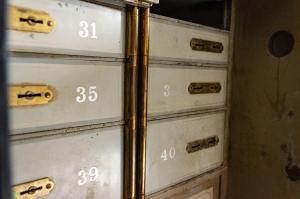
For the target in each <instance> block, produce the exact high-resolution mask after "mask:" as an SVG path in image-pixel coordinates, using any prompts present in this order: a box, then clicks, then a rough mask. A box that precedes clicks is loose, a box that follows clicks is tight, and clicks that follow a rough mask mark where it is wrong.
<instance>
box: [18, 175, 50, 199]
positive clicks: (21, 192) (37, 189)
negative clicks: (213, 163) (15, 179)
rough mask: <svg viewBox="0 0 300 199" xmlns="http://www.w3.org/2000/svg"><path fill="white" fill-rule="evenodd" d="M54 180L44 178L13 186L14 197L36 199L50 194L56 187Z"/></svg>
mask: <svg viewBox="0 0 300 199" xmlns="http://www.w3.org/2000/svg"><path fill="white" fill-rule="evenodd" d="M54 186H55V184H54V182H53V181H52V180H51V179H49V178H43V179H39V180H35V181H31V182H26V183H23V184H19V185H16V186H14V187H13V196H14V199H36V198H39V197H43V196H46V195H48V194H49V193H50V192H51V191H52V190H53V188H54Z"/></svg>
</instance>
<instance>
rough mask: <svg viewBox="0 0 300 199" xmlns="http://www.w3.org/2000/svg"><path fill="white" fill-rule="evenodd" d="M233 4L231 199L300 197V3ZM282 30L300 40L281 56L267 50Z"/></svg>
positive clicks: (295, 0)
mask: <svg viewBox="0 0 300 199" xmlns="http://www.w3.org/2000/svg"><path fill="white" fill-rule="evenodd" d="M234 2H235V5H236V28H235V40H234V42H235V45H234V48H235V49H234V66H233V73H232V76H233V78H232V106H231V118H230V119H231V120H230V152H229V156H230V159H229V177H228V179H229V181H228V182H229V184H228V188H229V189H228V196H227V198H230V199H240V198H243V199H253V198H256V199H265V198H272V199H282V198H291V199H294V198H295V199H296V198H299V193H300V186H299V183H300V175H299V174H300V159H299V157H300V133H299V132H300V114H299V113H300V103H299V102H300V90H299V85H300V67H299V63H300V56H299V48H300V43H299V42H298V40H299V38H300V26H299V25H298V24H299V20H298V19H299V18H300V12H299V9H298V8H299V6H300V2H299V1H298V0H289V1H284V2H283V1H280V0H266V1H255V2H254V1H252V2H249V1H247V0H241V1H234ZM265 8H267V11H266V9H265ZM250 16H251V17H250ZM295 22H296V24H297V25H296V24H295ZM279 30H286V31H289V32H290V33H292V34H293V36H294V38H295V40H296V42H295V46H294V49H293V51H292V52H291V53H290V54H288V55H287V56H285V57H281V58H277V57H274V56H272V55H271V53H270V52H269V51H268V44H269V42H270V39H271V36H272V35H273V34H274V33H275V32H277V31H279ZM281 42H282V43H281V45H280V46H285V44H286V43H285V41H284V40H282V41H281ZM245 44H247V46H246V47H245ZM281 50H283V48H282V49H281ZM249 91H251V94H250V93H249ZM245 179H247V180H245ZM244 190H247V194H245V191H244Z"/></svg>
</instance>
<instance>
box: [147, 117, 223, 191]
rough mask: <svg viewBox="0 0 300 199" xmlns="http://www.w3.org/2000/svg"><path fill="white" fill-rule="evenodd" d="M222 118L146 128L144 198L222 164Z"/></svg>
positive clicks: (162, 122) (183, 121)
mask: <svg viewBox="0 0 300 199" xmlns="http://www.w3.org/2000/svg"><path fill="white" fill-rule="evenodd" d="M224 116H225V113H223V112H221V113H215V114H208V115H202V116H196V117H195V116H194V117H187V118H181V119H173V120H169V121H156V122H153V123H151V124H150V125H149V127H148V141H147V175H146V176H147V177H146V192H147V194H151V193H154V192H157V191H159V190H162V189H164V188H166V187H168V186H171V185H174V184H176V183H179V182H181V181H183V180H187V179H189V178H191V177H193V176H195V175H199V174H202V173H204V172H206V171H209V170H212V169H215V168H217V167H219V166H220V165H221V164H222V162H223V136H224Z"/></svg>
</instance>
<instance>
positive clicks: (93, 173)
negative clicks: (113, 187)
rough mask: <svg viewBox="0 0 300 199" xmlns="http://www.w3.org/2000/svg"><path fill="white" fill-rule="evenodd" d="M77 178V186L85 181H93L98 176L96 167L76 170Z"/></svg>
mask: <svg viewBox="0 0 300 199" xmlns="http://www.w3.org/2000/svg"><path fill="white" fill-rule="evenodd" d="M78 176H79V179H78V181H77V184H78V185H79V186H82V185H85V184H86V183H87V182H94V181H96V180H97V178H98V177H99V170H98V168H96V167H91V168H90V169H88V170H84V169H82V170H80V171H79V172H78Z"/></svg>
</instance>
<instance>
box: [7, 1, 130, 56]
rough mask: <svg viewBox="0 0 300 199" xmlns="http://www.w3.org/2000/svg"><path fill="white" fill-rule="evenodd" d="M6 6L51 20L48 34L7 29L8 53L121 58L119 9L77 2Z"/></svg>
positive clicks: (20, 3) (17, 3)
mask: <svg viewBox="0 0 300 199" xmlns="http://www.w3.org/2000/svg"><path fill="white" fill-rule="evenodd" d="M10 5H11V6H18V7H21V8H25V10H26V9H33V10H34V11H42V12H46V13H47V14H48V15H49V17H51V18H52V20H53V27H52V31H50V32H48V33H40V32H32V31H29V32H28V31H20V30H16V29H13V30H10V31H9V47H10V50H11V51H22V52H38V53H54V54H71V55H88V56H101V57H124V49H123V48H124V47H123V45H124V34H125V31H124V30H125V29H124V25H125V23H124V22H125V19H124V17H125V13H124V12H123V11H121V10H117V9H112V8H108V7H105V6H100V5H95V4H91V3H86V2H82V1H78V0H43V1H40V0H30V1H29V0H11V1H10ZM34 11H33V12H34ZM33 15H35V14H34V13H33ZM36 15H37V16H35V17H36V20H39V14H36ZM19 18H20V17H17V18H15V19H14V21H17V20H18V19H19ZM25 18H26V17H25ZM23 20H27V19H23ZM42 22H43V21H41V23H42ZM22 23H23V26H24V24H25V25H26V22H22ZM10 24H12V22H11V23H10ZM33 27H38V26H37V25H34V26H33Z"/></svg>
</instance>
